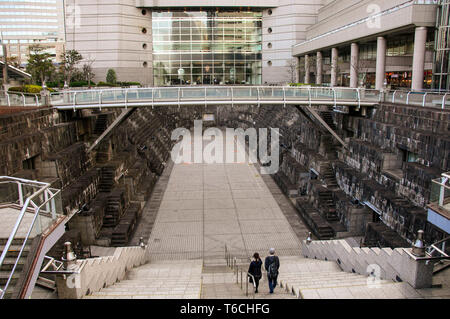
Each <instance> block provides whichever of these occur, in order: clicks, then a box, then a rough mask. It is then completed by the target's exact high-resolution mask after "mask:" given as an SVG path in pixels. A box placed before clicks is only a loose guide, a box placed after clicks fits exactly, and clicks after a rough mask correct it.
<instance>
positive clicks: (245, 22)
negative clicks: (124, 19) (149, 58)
mask: <svg viewBox="0 0 450 319" xmlns="http://www.w3.org/2000/svg"><path fill="white" fill-rule="evenodd" d="M152 34H153V76H154V83H155V85H179V84H184V85H189V84H261V69H262V57H261V53H262V12H261V11H239V12H238V11H234V12H233V11H221V10H218V11H175V10H174V11H159V12H158V11H153V12H152Z"/></svg>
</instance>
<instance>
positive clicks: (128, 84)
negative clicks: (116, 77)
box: [117, 82, 141, 86]
mask: <svg viewBox="0 0 450 319" xmlns="http://www.w3.org/2000/svg"><path fill="white" fill-rule="evenodd" d="M117 84H118V85H120V86H133V85H137V86H141V83H139V82H117Z"/></svg>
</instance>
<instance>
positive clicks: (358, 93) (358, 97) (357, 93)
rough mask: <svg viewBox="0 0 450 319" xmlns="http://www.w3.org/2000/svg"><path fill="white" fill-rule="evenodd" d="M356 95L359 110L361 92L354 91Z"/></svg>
mask: <svg viewBox="0 0 450 319" xmlns="http://www.w3.org/2000/svg"><path fill="white" fill-rule="evenodd" d="M356 95H357V99H358V110H359V109H360V108H361V92H360V89H359V88H358V89H356Z"/></svg>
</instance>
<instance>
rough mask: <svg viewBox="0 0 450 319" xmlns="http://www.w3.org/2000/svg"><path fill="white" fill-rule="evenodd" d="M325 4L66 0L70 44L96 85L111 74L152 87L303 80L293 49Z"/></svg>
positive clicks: (300, 0) (312, 0) (297, 0)
mask: <svg viewBox="0 0 450 319" xmlns="http://www.w3.org/2000/svg"><path fill="white" fill-rule="evenodd" d="M322 2H323V1H320V0H264V1H263V0H240V1H238V0H224V1H217V0H207V1H205V0H191V1H176V0H165V1H162V0H121V1H119V0H113V1H102V0H94V1H90V0H66V25H67V46H68V48H69V49H76V50H78V51H79V52H80V53H81V54H82V55H83V56H85V57H90V58H91V59H92V60H94V63H93V67H94V71H95V73H96V80H103V81H104V80H105V77H106V73H107V70H108V69H110V68H112V69H114V70H115V71H116V73H117V74H118V78H119V80H120V81H139V82H141V83H142V84H147V85H178V84H186V85H189V84H191V85H195V84H265V83H266V84H275V83H276V84H281V83H286V82H292V81H296V80H297V79H296V76H297V72H296V71H295V68H296V66H294V68H293V67H292V66H290V63H291V62H292V61H291V60H292V58H293V57H292V46H293V45H294V44H295V43H298V42H299V41H302V40H304V39H305V35H306V27H307V26H308V25H311V24H313V23H314V22H315V16H316V15H317V11H318V9H319V8H320V7H321V4H322ZM75 13H76V14H75ZM68 21H69V23H68ZM293 61H295V59H294V60H293Z"/></svg>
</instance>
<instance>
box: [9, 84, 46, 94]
mask: <svg viewBox="0 0 450 319" xmlns="http://www.w3.org/2000/svg"><path fill="white" fill-rule="evenodd" d="M47 90H49V91H50V92H55V90H54V89H52V88H50V87H47ZM8 91H9V92H22V93H32V94H39V93H41V91H42V86H40V85H32V84H27V85H24V86H15V87H10V88H9V90H8Z"/></svg>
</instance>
